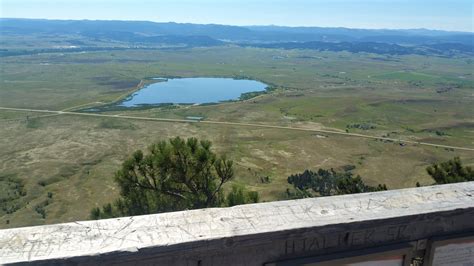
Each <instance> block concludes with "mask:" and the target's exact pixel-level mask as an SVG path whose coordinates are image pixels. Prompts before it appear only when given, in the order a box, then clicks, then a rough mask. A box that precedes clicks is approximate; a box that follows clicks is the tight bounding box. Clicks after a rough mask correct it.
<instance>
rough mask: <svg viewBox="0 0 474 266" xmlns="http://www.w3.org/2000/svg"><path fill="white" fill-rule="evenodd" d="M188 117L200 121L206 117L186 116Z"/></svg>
mask: <svg viewBox="0 0 474 266" xmlns="http://www.w3.org/2000/svg"><path fill="white" fill-rule="evenodd" d="M186 119H187V120H193V121H198V122H199V121H202V120H204V117H202V116H186Z"/></svg>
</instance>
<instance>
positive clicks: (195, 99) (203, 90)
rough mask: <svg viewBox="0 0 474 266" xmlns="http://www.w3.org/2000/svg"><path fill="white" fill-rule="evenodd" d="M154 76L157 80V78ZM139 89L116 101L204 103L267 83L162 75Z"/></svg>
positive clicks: (259, 88)
mask: <svg viewBox="0 0 474 266" xmlns="http://www.w3.org/2000/svg"><path fill="white" fill-rule="evenodd" d="M157 80H159V79H158V78H157ZM162 80H163V81H159V82H157V83H153V84H150V85H147V86H146V87H144V88H142V89H140V90H138V91H137V92H135V93H133V94H132V95H130V97H128V98H127V99H125V100H124V101H123V102H121V103H120V104H119V106H124V107H137V106H142V105H159V104H166V103H175V104H203V103H218V102H222V101H229V100H238V99H239V97H240V96H241V95H242V94H243V93H247V92H261V91H264V90H265V89H266V88H267V87H268V85H267V84H265V83H262V82H259V81H255V80H242V79H232V78H177V79H162Z"/></svg>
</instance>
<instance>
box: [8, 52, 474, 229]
mask: <svg viewBox="0 0 474 266" xmlns="http://www.w3.org/2000/svg"><path fill="white" fill-rule="evenodd" d="M152 77H231V78H232V77H233V78H247V79H254V80H259V81H262V82H264V83H266V84H269V86H270V87H271V88H272V90H271V91H269V92H268V93H266V94H263V95H260V96H257V97H255V98H251V99H247V100H243V101H235V102H229V103H221V104H216V105H201V106H190V105H184V106H172V107H170V106H163V107H155V108H135V109H128V110H126V109H119V108H109V109H104V110H103V111H101V112H100V113H101V114H106V115H124V116H136V117H150V118H169V119H185V118H186V117H188V116H200V117H204V118H205V120H207V121H221V122H235V123H253V124H265V125H276V126H285V127H294V128H308V129H314V130H318V129H322V130H331V131H337V132H349V133H358V134H364V135H370V136H376V137H384V136H386V137H390V138H394V139H403V140H411V141H416V142H427V143H432V144H440V145H447V146H454V147H464V148H474V118H473V114H474V104H473V93H474V85H473V82H474V76H473V73H472V58H470V57H467V56H466V57H454V58H444V57H435V56H422V55H399V56H393V55H390V56H388V55H379V54H370V53H350V52H322V51H312V50H283V49H266V48H250V47H238V46H233V45H227V46H220V47H207V48H183V49H152V50H146V49H144V50H140V49H134V50H116V51H88V52H71V53H57V52H55V53H39V54H33V55H20V56H10V57H3V58H2V59H1V61H0V107H10V108H23V109H40V110H56V111H61V110H68V111H84V110H83V109H84V108H88V107H100V106H103V105H106V104H110V103H112V102H115V101H118V100H120V99H123V98H124V97H127V95H129V94H130V93H132V92H133V91H134V90H136V89H137V86H138V85H139V84H140V83H142V82H143V81H146V80H147V79H148V78H152ZM174 136H182V137H198V138H202V139H209V140H211V141H212V142H213V144H214V149H215V150H216V151H217V152H218V153H222V154H226V155H227V156H228V157H229V158H231V159H233V160H234V162H235V166H236V178H235V179H234V180H233V181H232V182H233V183H239V184H243V185H246V186H247V187H248V188H249V189H251V190H254V191H258V192H259V193H260V195H261V198H262V200H263V201H271V200H284V199H286V194H285V191H286V188H288V187H289V185H288V183H287V177H288V175H290V174H294V173H298V172H302V171H304V170H305V169H312V170H317V169H318V168H325V169H329V168H334V169H338V170H342V169H344V168H345V167H347V166H355V169H354V170H353V172H354V173H355V174H360V175H361V176H362V177H363V179H364V180H365V181H366V182H367V183H369V184H373V185H376V184H379V183H384V184H386V185H387V186H388V187H389V188H390V189H395V188H404V187H413V186H415V184H416V183H417V182H419V183H420V184H422V185H429V184H431V183H432V182H433V181H432V180H431V178H430V177H429V176H428V174H427V173H426V171H425V168H426V167H427V166H428V165H430V164H432V163H435V162H440V161H444V160H448V159H451V158H453V157H455V156H459V157H461V159H462V160H463V162H464V163H465V164H467V165H474V152H473V151H469V150H459V149H449V148H440V147H439V148H436V147H429V146H423V145H416V144H408V145H401V144H400V143H399V142H390V141H381V140H373V139H365V138H357V137H351V136H341V135H333V134H324V133H317V132H302V131H292V130H287V129H265V128H252V127H242V126H238V125H212V124H206V123H172V122H158V121H140V120H133V119H123V118H120V117H117V118H113V117H86V116H73V115H56V114H44V113H36V112H23V111H12V110H0V139H1V141H0V191H2V193H1V194H0V195H2V196H1V197H2V202H3V209H1V210H0V228H7V227H19V226H29V225H38V224H49V223H58V222H67V221H76V220H84V219H88V218H89V212H90V210H91V209H92V208H93V207H96V206H101V205H102V204H103V203H104V202H110V201H112V200H113V199H115V198H116V197H117V195H118V190H117V188H116V187H115V184H114V182H113V177H114V173H115V172H116V171H117V170H118V168H119V166H120V164H121V162H122V161H123V160H124V159H125V158H126V156H127V155H129V154H131V153H132V152H133V151H134V150H136V149H146V147H147V146H148V145H149V144H151V143H152V142H154V141H159V140H164V139H167V138H170V137H174ZM263 177H269V178H270V182H269V183H268V182H263V181H262V178H263Z"/></svg>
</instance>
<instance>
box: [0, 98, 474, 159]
mask: <svg viewBox="0 0 474 266" xmlns="http://www.w3.org/2000/svg"><path fill="white" fill-rule="evenodd" d="M0 110H6V111H17V112H34V113H47V114H56V115H76V116H91V117H109V118H119V119H131V120H142V121H156V122H172V123H200V124H213V125H227V126H240V127H252V128H270V129H280V130H296V131H306V132H317V133H324V134H331V135H341V136H348V137H357V138H365V139H375V140H385V141H393V142H399V143H406V144H416V145H423V146H431V147H438V148H447V149H454V150H464V151H474V148H469V147H456V146H449V145H441V144H434V143H428V142H418V141H413V140H403V139H395V138H386V137H376V136H371V135H364V134H357V133H348V132H339V131H332V130H324V129H310V128H298V127H288V126H275V125H268V124H253V123H240V122H224V121H212V120H201V121H196V120H190V119H168V118H153V117H140V116H127V115H107V114H96V113H80V112H71V111H51V110H37V109H25V108H10V107H0Z"/></svg>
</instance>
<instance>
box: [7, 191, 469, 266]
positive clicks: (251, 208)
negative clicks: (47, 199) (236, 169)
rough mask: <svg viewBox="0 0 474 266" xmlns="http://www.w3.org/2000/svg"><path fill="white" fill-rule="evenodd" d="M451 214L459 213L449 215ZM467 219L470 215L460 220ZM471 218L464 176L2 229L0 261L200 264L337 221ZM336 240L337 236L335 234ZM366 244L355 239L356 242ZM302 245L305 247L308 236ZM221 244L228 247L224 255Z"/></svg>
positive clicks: (380, 223) (362, 224) (426, 222)
mask: <svg viewBox="0 0 474 266" xmlns="http://www.w3.org/2000/svg"><path fill="white" fill-rule="evenodd" d="M450 217H451V218H452V217H460V218H456V220H449V219H450ZM453 219H454V218H453ZM466 219H467V220H469V219H470V220H469V221H468V222H467V223H466V222H465V220H466ZM473 219H474V182H467V183H458V184H449V185H441V186H432V187H421V188H410V189H401V190H392V191H386V192H377V193H366V194H354V195H344V196H334V197H322V198H311V199H302V200H292V201H279V202H270V203H260V204H250V205H241V206H236V207H231V208H212V209H203V210H192V211H182V212H173V213H163V214H154V215H144V216H133V217H124V218H118V219H107V220H99V221H84V222H73V223H65V224H55V225H46V226H34V227H24V228H15V229H7V230H0V263H2V264H5V263H25V262H41V261H43V262H44V263H46V262H47V261H50V262H51V261H56V262H57V261H59V262H67V261H76V262H83V263H84V262H85V263H87V262H91V261H95V262H97V261H109V259H113V260H115V261H117V260H118V261H119V262H127V260H128V259H129V260H130V261H128V262H130V263H131V262H132V261H136V260H137V259H139V258H144V259H147V261H148V262H149V263H150V261H153V260H156V259H157V258H161V259H163V260H162V261H163V262H165V264H166V261H167V262H168V263H170V262H177V261H178V260H182V261H185V260H187V261H189V260H191V261H196V262H197V263H198V264H199V263H200V261H201V260H200V259H199V258H200V257H202V256H204V255H202V254H201V255H199V254H198V253H199V252H202V253H206V256H209V257H212V256H214V255H215V256H219V257H226V256H227V255H228V256H227V257H228V258H231V257H232V256H234V257H235V256H237V255H236V252H237V253H238V250H239V249H242V248H244V247H250V246H253V247H255V246H261V247H262V249H261V250H270V249H266V248H265V247H266V246H268V247H270V246H271V245H272V244H273V245H276V242H277V241H285V240H286V239H289V238H292V237H300V238H301V237H307V236H309V235H314V234H320V233H321V232H326V233H328V232H329V233H331V232H336V231H337V230H336V229H337V228H339V229H341V230H342V231H341V232H345V231H344V230H346V231H347V230H355V229H357V228H369V227H372V228H374V233H373V234H378V233H377V232H376V230H379V229H377V228H380V231H381V232H382V231H383V232H384V233H380V234H386V232H387V231H388V232H390V229H387V228H389V227H384V226H385V225H392V224H401V223H402V222H403V221H405V222H410V223H419V226H422V227H426V226H428V227H429V226H430V224H432V223H433V222H432V221H435V220H437V221H440V222H442V223H443V224H442V225H440V224H438V225H435V224H433V226H437V228H436V229H433V230H434V231H436V232H438V231H439V232H441V231H442V232H450V231H451V230H452V231H453V232H456V231H459V230H462V231H466V230H468V231H470V230H472V231H474V223H472V220H473ZM460 220H462V221H460ZM349 227H350V228H349ZM354 228H355V229H354ZM440 228H441V229H440ZM364 230H365V229H364ZM393 230H398V233H397V234H398V235H399V234H400V229H393ZM403 230H405V229H403ZM440 230H441V231H440ZM422 231H423V232H421V231H420V230H418V231H417V232H416V233H413V234H412V235H411V236H408V235H407V238H406V240H413V239H416V237H425V235H427V234H428V231H429V230H427V229H426V228H425V229H423V230H422ZM434 231H433V232H434ZM429 232H431V231H429ZM353 235H354V234H353ZM347 237H349V235H346V238H347ZM351 237H352V240H350V241H354V239H353V238H354V236H351ZM412 238H413V239H412ZM389 240H391V241H387V242H397V241H398V240H400V239H397V238H395V237H394V238H393V239H389ZM295 241H297V240H295ZM338 241H341V240H340V238H339V240H338ZM346 242H347V239H346ZM372 242H373V244H374V245H375V244H377V243H376V242H374V241H372ZM282 243H284V246H282V245H283V244H282V245H280V246H282V247H281V248H280V246H279V250H275V251H271V252H270V251H269V252H270V253H271V254H268V256H263V255H262V254H258V251H255V252H257V253H255V252H254V253H255V254H253V253H252V254H250V255H253V256H257V257H259V258H260V257H261V259H260V260H261V261H259V262H258V263H261V262H262V261H268V260H269V259H272V258H274V259H276V258H281V257H284V256H286V255H288V252H289V251H290V252H289V253H292V252H293V251H295V243H297V242H290V246H291V245H292V246H291V247H288V245H289V244H288V242H282ZM368 244H369V243H361V245H360V247H364V246H368ZM370 244H372V243H370ZM296 245H298V244H296ZM304 245H305V249H306V248H307V247H306V243H304ZM335 247H336V246H335ZM328 248H329V249H330V248H331V247H328ZM280 249H281V250H280ZM282 250H284V251H282ZM280 251H281V252H283V253H285V254H281V252H280ZM302 251H306V250H302ZM222 252H225V253H228V254H227V255H226V256H223V255H222V254H221V253H222ZM262 252H263V251H262ZM229 254H230V255H229ZM250 255H249V256H250ZM290 255H291V254H290ZM166 259H168V260H166ZM249 260H250V259H249ZM249 260H245V259H244V258H243V257H242V262H240V261H235V260H234V262H235V264H240V263H241V264H246V262H245V261H247V262H248V261H249ZM213 261H214V263H217V264H214V265H218V262H216V261H218V260H217V259H216V258H213ZM251 261H252V262H253V260H251ZM255 261H258V260H255ZM180 263H182V264H184V262H180ZM177 264H178V263H177ZM198 264H196V265H198ZM211 264H213V263H211ZM203 265H204V264H203Z"/></svg>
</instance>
